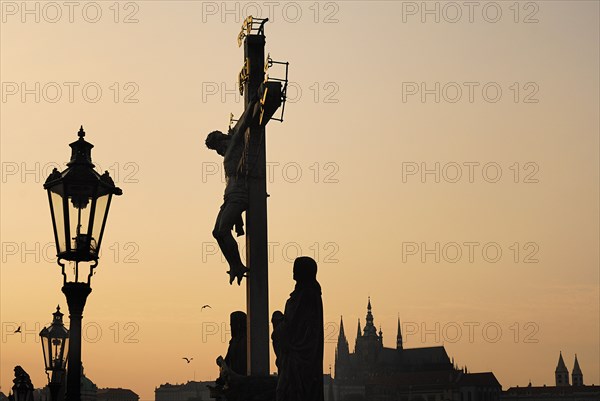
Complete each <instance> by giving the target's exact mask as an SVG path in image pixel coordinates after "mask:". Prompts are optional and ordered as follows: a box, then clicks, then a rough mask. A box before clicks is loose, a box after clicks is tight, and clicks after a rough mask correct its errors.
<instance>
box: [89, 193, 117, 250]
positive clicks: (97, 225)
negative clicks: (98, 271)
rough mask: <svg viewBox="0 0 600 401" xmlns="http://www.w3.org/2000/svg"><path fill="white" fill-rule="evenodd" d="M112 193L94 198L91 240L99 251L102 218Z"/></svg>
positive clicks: (104, 215)
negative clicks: (94, 209)
mask: <svg viewBox="0 0 600 401" xmlns="http://www.w3.org/2000/svg"><path fill="white" fill-rule="evenodd" d="M111 197H112V194H106V195H102V196H100V197H99V198H98V199H97V200H96V211H95V213H94V226H93V227H92V241H93V243H95V245H96V249H97V251H98V252H99V251H100V249H99V248H100V241H101V240H102V226H103V225H104V221H105V220H104V219H105V217H106V212H107V211H108V202H109V200H110V198H111Z"/></svg>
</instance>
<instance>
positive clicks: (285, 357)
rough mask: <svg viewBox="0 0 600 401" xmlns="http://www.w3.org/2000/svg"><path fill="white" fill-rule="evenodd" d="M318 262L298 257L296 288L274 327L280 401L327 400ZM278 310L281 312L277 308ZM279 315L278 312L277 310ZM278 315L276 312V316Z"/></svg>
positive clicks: (295, 276) (295, 263)
mask: <svg viewBox="0 0 600 401" xmlns="http://www.w3.org/2000/svg"><path fill="white" fill-rule="evenodd" d="M316 275H317V264H316V262H315V261H314V260H313V259H311V258H309V257H306V256H301V257H299V258H297V259H296V260H295V261H294V280H296V288H295V289H294V291H293V292H292V293H291V294H290V298H289V299H288V301H287V302H286V304H285V311H284V313H283V318H282V319H277V318H276V319H275V321H278V320H280V321H278V322H277V324H276V326H275V327H274V330H273V343H274V347H275V352H276V354H277V367H278V369H279V377H278V383H277V391H276V400H277V401H323V398H324V395H323V342H324V334H323V301H322V299H321V286H320V285H319V283H318V282H317V279H316ZM276 313H277V312H276ZM274 315H275V314H274ZM274 317H275V316H274Z"/></svg>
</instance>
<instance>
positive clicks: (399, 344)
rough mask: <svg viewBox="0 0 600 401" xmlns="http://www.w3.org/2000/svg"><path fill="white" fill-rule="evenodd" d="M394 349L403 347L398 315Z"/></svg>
mask: <svg viewBox="0 0 600 401" xmlns="http://www.w3.org/2000/svg"><path fill="white" fill-rule="evenodd" d="M396 349H404V345H403V344H402V330H401V329H400V317H398V335H397V336H396Z"/></svg>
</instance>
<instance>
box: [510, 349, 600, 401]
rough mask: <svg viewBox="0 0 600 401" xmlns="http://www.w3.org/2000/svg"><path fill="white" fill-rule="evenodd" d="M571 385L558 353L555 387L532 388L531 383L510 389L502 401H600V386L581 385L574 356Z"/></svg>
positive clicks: (579, 369) (580, 376) (581, 375)
mask: <svg viewBox="0 0 600 401" xmlns="http://www.w3.org/2000/svg"><path fill="white" fill-rule="evenodd" d="M571 378H572V383H573V384H572V385H570V384H569V370H568V369H567V365H566V364H565V361H564V359H563V356H562V352H561V353H559V356H558V363H557V365H556V369H555V370H554V381H555V384H556V385H555V386H546V385H544V386H533V385H532V384H531V382H529V385H528V386H527V387H518V386H517V387H511V388H509V389H508V390H506V391H505V392H503V393H502V400H503V401H516V400H526V401H550V400H569V401H586V400H596V401H598V400H600V386H594V385H591V386H586V385H584V383H583V373H582V371H581V367H580V366H579V361H578V360H577V355H575V362H574V363H573V372H572V373H571Z"/></svg>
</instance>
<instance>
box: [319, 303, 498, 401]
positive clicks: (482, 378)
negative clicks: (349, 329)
mask: <svg viewBox="0 0 600 401" xmlns="http://www.w3.org/2000/svg"><path fill="white" fill-rule="evenodd" d="M332 386H333V391H330V394H331V393H333V394H332V395H333V398H334V400H336V401H337V400H340V401H344V400H369V401H378V400H390V399H393V400H410V401H413V400H418V401H421V400H423V401H427V400H432V399H433V400H439V399H459V400H465V401H466V400H469V401H477V400H485V401H488V400H489V401H494V400H499V399H500V395H501V392H502V386H501V385H500V383H499V382H498V380H497V379H496V377H495V376H494V374H493V373H492V372H484V373H469V372H468V371H467V369H466V368H460V369H459V368H457V367H456V366H455V364H454V360H451V359H450V357H449V356H448V353H447V352H446V349H445V348H444V347H443V346H435V347H422V348H404V344H403V340H402V331H401V327H400V319H398V332H397V336H396V348H387V347H384V345H383V333H382V331H381V329H380V330H379V332H378V331H377V328H376V327H375V324H374V317H373V311H372V306H371V299H370V298H369V301H368V304H367V316H366V323H365V327H364V329H362V330H361V326H360V320H359V323H358V331H357V335H356V343H355V346H354V352H350V349H349V346H348V340H347V338H346V333H345V331H344V322H343V318H342V319H341V321H340V332H339V336H338V341H337V347H336V350H335V378H334V380H333V383H332Z"/></svg>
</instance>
